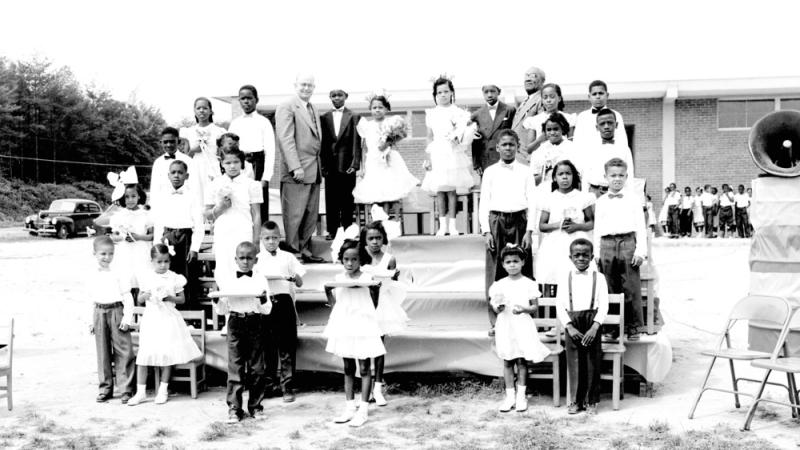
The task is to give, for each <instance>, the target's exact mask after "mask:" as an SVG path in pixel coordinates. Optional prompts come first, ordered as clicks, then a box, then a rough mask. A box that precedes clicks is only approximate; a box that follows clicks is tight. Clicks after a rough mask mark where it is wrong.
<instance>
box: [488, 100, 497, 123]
mask: <svg viewBox="0 0 800 450" xmlns="http://www.w3.org/2000/svg"><path fill="white" fill-rule="evenodd" d="M497 103H500V102H497ZM497 103H495V104H494V105H490V104H488V103H487V104H486V107H487V108H489V117H491V118H492V120H494V118H495V117H496V116H497Z"/></svg>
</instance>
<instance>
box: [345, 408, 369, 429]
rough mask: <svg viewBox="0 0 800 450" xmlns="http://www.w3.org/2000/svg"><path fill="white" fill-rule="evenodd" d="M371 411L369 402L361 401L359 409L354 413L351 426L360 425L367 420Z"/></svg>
mask: <svg viewBox="0 0 800 450" xmlns="http://www.w3.org/2000/svg"><path fill="white" fill-rule="evenodd" d="M368 411H369V402H360V403H359V405H358V410H357V411H356V413H355V414H354V415H353V418H352V419H351V420H350V423H348V425H350V426H351V427H360V426H361V425H364V424H365V423H366V422H367V412H368Z"/></svg>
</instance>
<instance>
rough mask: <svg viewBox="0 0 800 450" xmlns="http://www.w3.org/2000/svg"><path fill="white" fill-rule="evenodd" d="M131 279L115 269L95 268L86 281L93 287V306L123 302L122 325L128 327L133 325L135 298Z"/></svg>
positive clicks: (91, 295) (90, 294)
mask: <svg viewBox="0 0 800 450" xmlns="http://www.w3.org/2000/svg"><path fill="white" fill-rule="evenodd" d="M129 278H130V277H126V276H123V275H122V274H121V273H120V272H118V271H116V270H114V269H103V268H101V267H94V268H92V269H90V270H89V276H88V277H87V280H86V281H87V284H88V285H89V286H91V289H89V301H90V302H92V304H95V303H97V304H101V305H109V304H112V303H116V302H122V323H124V324H126V325H131V324H132V323H133V296H131V286H130V281H128V279H129ZM99 332H100V330H98V333H99Z"/></svg>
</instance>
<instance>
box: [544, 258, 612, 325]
mask: <svg viewBox="0 0 800 450" xmlns="http://www.w3.org/2000/svg"><path fill="white" fill-rule="evenodd" d="M570 272H571V273H572V310H573V311H584V310H587V309H589V306H591V304H592V279H593V278H594V277H593V276H592V273H597V284H596V285H595V286H594V308H595V309H597V314H595V316H594V321H595V322H597V323H599V324H601V325H602V324H603V321H605V320H606V316H607V315H608V285H607V284H606V277H605V276H603V274H601V273H599V272H597V271H596V270H594V269H592V268H591V267H590V268H588V269H586V270H585V271H583V272H579V271H578V270H577V269H575V268H573V269H572V270H570V271H569V272H567V273H565V274H563V275H562V276H561V279H560V281H559V282H558V289H557V290H556V306H557V307H556V317H558V320H560V321H561V323H562V324H564V326H566V325H567V324H568V323H570V322H571V321H572V319H570V317H569V314H568V311H569V274H570ZM583 331H585V330H583Z"/></svg>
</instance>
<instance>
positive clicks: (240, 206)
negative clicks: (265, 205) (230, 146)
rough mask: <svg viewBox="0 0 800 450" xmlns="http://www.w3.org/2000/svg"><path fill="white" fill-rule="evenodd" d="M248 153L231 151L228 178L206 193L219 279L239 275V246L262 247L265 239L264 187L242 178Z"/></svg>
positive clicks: (224, 165)
mask: <svg viewBox="0 0 800 450" xmlns="http://www.w3.org/2000/svg"><path fill="white" fill-rule="evenodd" d="M244 158H245V157H244V153H242V152H241V151H240V150H230V151H229V152H228V153H226V154H225V155H224V156H223V160H222V168H223V169H224V170H225V175H223V176H221V177H219V178H217V179H215V180H214V181H213V182H211V187H210V189H208V190H207V191H206V193H205V205H206V211H205V215H206V218H207V219H209V220H211V221H213V222H214V260H215V261H216V268H215V270H214V277H215V278H218V279H219V278H225V277H231V276H233V274H234V272H236V262H235V260H234V256H235V255H236V246H237V245H239V244H240V243H242V242H244V241H250V242H252V243H254V244H256V245H258V244H259V241H260V236H261V206H260V205H261V202H262V201H263V194H262V190H261V184H260V183H259V182H257V181H254V180H251V179H250V178H247V177H245V176H243V175H242V172H241V171H242V168H243V167H244V163H245V160H244Z"/></svg>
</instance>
